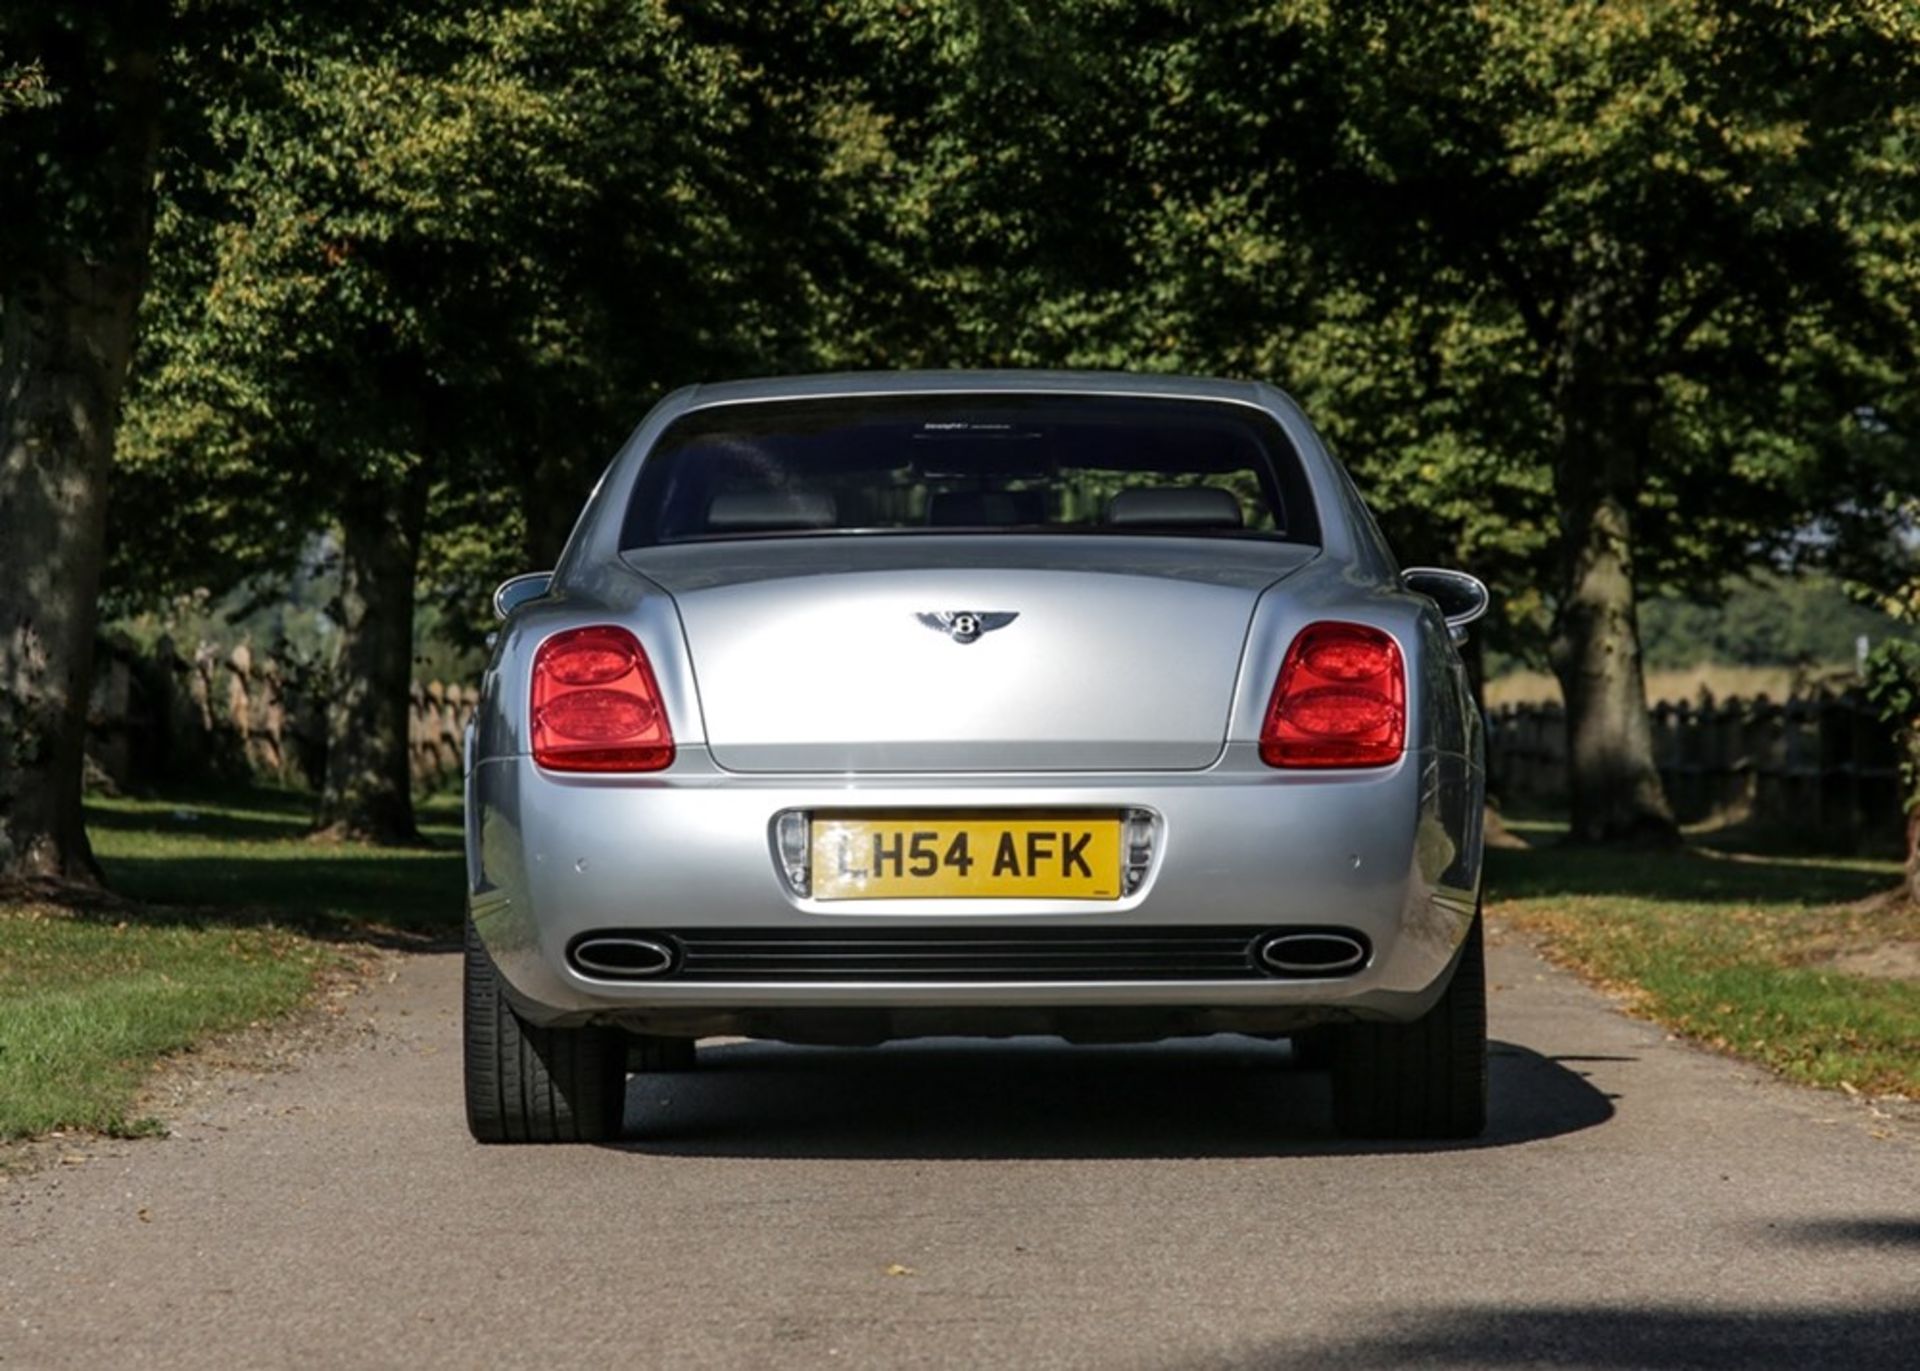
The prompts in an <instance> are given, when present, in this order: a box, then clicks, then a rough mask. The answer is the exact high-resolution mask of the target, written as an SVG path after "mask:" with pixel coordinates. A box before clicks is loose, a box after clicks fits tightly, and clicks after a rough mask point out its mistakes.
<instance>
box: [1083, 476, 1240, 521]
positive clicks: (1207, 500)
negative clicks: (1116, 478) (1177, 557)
mask: <svg viewBox="0 0 1920 1371" xmlns="http://www.w3.org/2000/svg"><path fill="white" fill-rule="evenodd" d="M1107 522H1108V523H1109V524H1114V525H1118V526H1123V527H1125V526H1133V525H1143V526H1145V525H1154V526H1159V527H1163V528H1164V527H1174V528H1239V527H1240V526H1241V520H1240V502H1239V501H1238V500H1236V499H1234V498H1233V496H1232V494H1231V493H1229V492H1228V491H1224V490H1221V489H1219V488H1218V487H1217V486H1143V487H1141V488H1139V489H1137V490H1123V491H1121V492H1120V493H1119V494H1118V495H1115V496H1114V497H1113V498H1112V499H1111V500H1109V501H1108V502H1107Z"/></svg>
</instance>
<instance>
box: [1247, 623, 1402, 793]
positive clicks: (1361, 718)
mask: <svg viewBox="0 0 1920 1371" xmlns="http://www.w3.org/2000/svg"><path fill="white" fill-rule="evenodd" d="M1406 745H1407V672H1406V667H1405V665H1404V664H1403V663H1402V662H1401V660H1400V645H1399V644H1398V643H1396V642H1395V641H1394V640H1393V638H1392V637H1391V636H1390V635H1388V634H1386V633H1383V632H1381V631H1380V630H1379V629H1377V628H1368V627H1367V626H1366V625H1364V624H1336V623H1318V624H1309V625H1308V626H1307V627H1306V628H1304V629H1302V630H1301V631H1300V635H1299V636H1298V637H1297V638H1295V639H1294V640H1293V646H1292V647H1290V648H1288V649H1287V659H1286V661H1285V662H1283V663H1282V664H1281V667H1280V679H1279V680H1278V681H1276V682H1274V686H1273V699H1272V700H1271V701H1270V702H1269V703H1268V705H1267V717H1266V722H1265V723H1264V724H1263V725H1262V726H1261V729H1260V760H1261V761H1263V762H1265V763H1266V764H1267V765H1268V766H1283V767H1332V766H1386V765H1388V764H1389V763H1392V762H1396V761H1398V760H1399V759H1400V754H1401V753H1402V752H1403V751H1405V749H1406Z"/></svg>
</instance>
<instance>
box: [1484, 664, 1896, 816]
mask: <svg viewBox="0 0 1920 1371" xmlns="http://www.w3.org/2000/svg"><path fill="white" fill-rule="evenodd" d="M1652 719H1653V746H1654V757H1655V759H1656V761H1657V762H1658V764H1659V767H1660V779H1661V781H1662V782H1663V783H1664V784H1665V786H1666V790H1667V798H1668V801H1669V802H1670V803H1671V804H1672V805H1673V808H1674V813H1675V816H1676V817H1678V818H1679V819H1680V821H1681V822H1682V823H1694V822H1700V821H1705V820H1714V821H1721V822H1727V823H1740V822H1750V823H1754V824H1756V825H1759V826H1763V827H1767V828H1774V829H1778V830H1781V831H1782V832H1785V831H1789V830H1791V831H1792V832H1794V833H1795V834H1797V835H1800V836H1802V837H1804V838H1805V839H1807V840H1808V841H1809V842H1812V843H1817V844H1819V845H1822V846H1828V847H1840V848H1846V849H1853V848H1857V847H1861V846H1871V845H1878V844H1881V843H1883V842H1891V841H1898V839H1899V835H1900V833H1901V831H1902V829H1901V825H1902V818H1901V790H1900V775H1899V754H1898V749H1897V746H1896V744H1895V740H1894V730H1893V728H1892V726H1891V725H1890V724H1888V723H1886V722H1885V721H1884V720H1882V719H1881V718H1880V717H1879V714H1878V712H1877V711H1876V710H1875V708H1874V706H1873V705H1872V704H1871V703H1870V702H1868V701H1867V699H1866V698H1865V697H1864V696H1863V695H1862V694H1861V693H1860V692H1859V691H1847V692H1843V693H1839V694H1819V695H1807V696H1795V697H1794V698H1792V699H1788V700H1784V701H1774V700H1770V699H1768V698H1767V697H1766V696H1764V695H1761V696H1757V697H1755V698H1752V699H1726V700H1717V701H1716V700H1714V699H1713V698H1712V697H1711V696H1708V695H1705V694H1704V693H1703V694H1702V697H1701V699H1700V700H1699V701H1697V702H1687V701H1681V702H1678V703H1673V702H1663V703H1661V704H1658V705H1655V706H1654V707H1653V710H1652ZM1487 770H1488V773H1489V782H1490V785H1491V788H1492V790H1493V792H1494V794H1495V795H1497V796H1498V797H1499V798H1500V799H1501V800H1502V801H1503V802H1507V803H1511V802H1513V801H1517V800H1521V801H1524V800H1530V801H1547V802H1558V801H1561V800H1564V799H1565V797H1566V789H1567V730H1566V715H1565V713H1564V711H1563V710H1562V709H1561V707H1560V706H1559V705H1557V704H1548V705H1506V706H1503V707H1501V708H1499V709H1496V710H1493V711H1491V712H1490V713H1489V715H1488V717H1487Z"/></svg>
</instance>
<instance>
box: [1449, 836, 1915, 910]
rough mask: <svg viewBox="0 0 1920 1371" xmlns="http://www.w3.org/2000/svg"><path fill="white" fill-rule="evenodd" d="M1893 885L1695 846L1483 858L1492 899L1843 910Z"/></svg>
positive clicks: (1831, 865) (1880, 873) (1831, 863)
mask: <svg viewBox="0 0 1920 1371" xmlns="http://www.w3.org/2000/svg"><path fill="white" fill-rule="evenodd" d="M1896 879H1897V878H1896V877H1895V876H1894V875H1893V874H1891V872H1890V871H1889V870H1887V869H1876V868H1874V867H1872V866H1866V865H1859V864H1847V863H1845V862H1843V861H1839V860H1834V859H1827V860H1822V859H1817V858H1795V857H1773V856H1738V857H1736V856H1730V855H1725V854H1722V853H1716V852H1711V851H1707V850H1705V849H1702V848H1697V847H1678V848H1600V847H1581V846H1575V845H1572V844H1557V843H1556V844H1551V845H1544V846H1538V847H1533V848H1529V849H1524V850H1521V849H1494V850H1489V851H1488V853H1487V891H1488V896H1489V898H1491V899H1495V900H1525V899H1550V898H1554V897H1557V896H1577V895H1610V896H1624V897H1628V898H1638V899H1649V900H1678V901H1686V902H1690V903H1694V904H1804V905H1829V904H1842V903H1846V902H1849V901H1852V900H1860V899H1865V898H1866V897H1867V896H1869V895H1875V894H1878V893H1880V892H1881V891H1883V890H1886V889H1887V888H1888V887H1889V886H1891V885H1892V884H1893V883H1894V881H1895V880H1896Z"/></svg>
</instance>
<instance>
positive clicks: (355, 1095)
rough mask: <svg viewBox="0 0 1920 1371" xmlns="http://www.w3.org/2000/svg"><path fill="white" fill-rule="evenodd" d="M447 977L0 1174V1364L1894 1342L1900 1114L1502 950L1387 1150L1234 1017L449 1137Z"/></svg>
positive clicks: (1904, 1232)
mask: <svg viewBox="0 0 1920 1371" xmlns="http://www.w3.org/2000/svg"><path fill="white" fill-rule="evenodd" d="M457 976H458V966H457V960H456V959H455V958H454V957H451V956H435V957H422V958H416V959H413V960H410V961H407V962H405V963H403V964H402V965H401V968H400V971H399V975H398V977H397V979H395V980H394V981H393V982H392V983H390V984H385V985H382V986H380V987H379V988H378V989H376V990H373V991H371V992H368V993H367V994H365V995H363V996H361V997H359V998H357V999H356V1000H354V1001H352V1002H351V1005H350V1008H349V1013H350V1015H351V1016H352V1017H353V1018H354V1019H355V1020H356V1021H360V1020H364V1022H360V1023H358V1024H357V1026H358V1027H359V1028H360V1029H361V1030H362V1031H358V1032H355V1033H351V1034H345V1035H340V1036H341V1037H342V1038H343V1039H344V1041H336V1042H335V1043H334V1044H333V1045H332V1046H330V1047H328V1048H327V1049H325V1050H323V1051H320V1052H318V1053H316V1054H314V1055H312V1056H311V1057H309V1058H308V1059H307V1060H305V1061H303V1062H302V1063H301V1064H300V1065H298V1066H297V1067H295V1068H294V1069H291V1070H286V1071H281V1072H277V1073H273V1074H269V1075H265V1076H259V1077H236V1078H233V1079H231V1080H228V1081H226V1082H224V1083H223V1085H222V1087H221V1088H220V1089H219V1090H217V1091H214V1092H212V1093H211V1094H209V1095H207V1096H206V1097H204V1098H202V1099H201V1100H200V1101H199V1102H198V1103H197V1104H196V1105H195V1106H194V1107H193V1108H192V1109H191V1110H190V1111H189V1113H188V1115H187V1116H186V1117H184V1118H180V1119H177V1120H176V1126H175V1135H174V1137H173V1138H172V1139H170V1140H168V1141H164V1142H149V1143H106V1144H89V1145H88V1147H87V1151H88V1152H89V1153H91V1160H88V1161H86V1162H84V1163H80V1164H76V1165H59V1164H57V1163H56V1164H55V1165H53V1166H50V1167H48V1168H47V1169H45V1170H43V1171H40V1172H38V1173H36V1174H34V1175H31V1176H28V1177H26V1178H24V1179H15V1180H13V1181H12V1182H10V1183H9V1184H8V1185H7V1186H6V1187H5V1188H3V1189H0V1366H5V1367H9V1368H12V1367H33V1368H58V1367H88V1368H99V1367H115V1368H119V1367H143V1366H183V1367H225V1366H250V1367H260V1366H281V1365H294V1366H334V1365H351V1366H399V1365H406V1366H410V1367H425V1366H442V1365H444V1366H463V1367H471V1366H500V1367H513V1366H531V1365H535V1364H541V1363H544V1364H546V1365H551V1366H556V1367H559V1366H616V1365H618V1366H751V1367H766V1366H802V1365H804V1366H821V1365H830V1366H831V1365H844V1366H886V1367H901V1366H954V1365H1018V1366H1021V1367H1023V1368H1030V1367H1046V1366H1085V1367H1181V1368H1185V1367H1214V1366H1273V1365H1302V1366H1316V1367H1333V1366H1353V1367H1394V1366H1404V1365H1437V1366H1455V1365H1459V1366H1476V1365H1477V1366H1494V1367H1511V1366H1599V1367H1682V1366H1685V1367H1695V1366H1701V1367H1743V1368H1744V1367H1780V1368H1788V1367H1791V1368H1802V1367H1817V1366H1844V1367H1848V1368H1863V1367H1872V1366H1901V1367H1913V1366H1915V1365H1920V1136H1916V1128H1915V1126H1914V1125H1913V1124H1912V1123H1906V1124H1900V1123H1888V1122H1886V1121H1884V1120H1881V1119H1879V1118H1877V1117H1876V1116H1875V1115H1874V1114H1873V1113H1872V1112H1871V1111H1870V1110H1868V1109H1867V1108H1865V1107H1863V1106H1861V1105H1860V1104H1858V1103H1856V1102H1853V1101H1849V1100H1845V1099H1843V1098H1840V1097H1837V1096H1831V1095H1824V1094H1818V1093H1814V1092H1808V1091H1801V1090H1795V1089H1792V1088H1790V1087H1786V1086H1782V1085H1779V1084H1777V1083H1774V1082H1772V1081H1769V1080H1765V1079H1762V1078H1761V1077H1760V1076H1759V1075H1757V1074H1756V1073H1754V1072H1751V1071H1748V1070H1746V1069H1744V1068H1741V1067H1739V1066H1736V1065H1734V1064H1732V1063H1730V1062H1727V1061H1724V1060H1721V1059H1719V1058H1716V1057H1714V1056H1711V1055H1708V1054H1705V1053H1702V1052H1698V1051H1694V1050H1692V1049H1689V1048H1686V1047H1684V1046H1681V1045H1679V1044H1675V1043H1672V1042H1669V1041H1667V1040H1666V1039H1665V1037H1664V1035H1663V1034H1662V1033H1661V1032H1660V1031H1659V1030H1658V1029H1655V1028H1652V1027H1650V1026H1648V1025H1645V1024H1641V1023H1637V1022H1634V1021H1631V1020H1628V1019H1626V1018H1624V1017H1622V1016H1620V1015H1619V1014H1617V1013H1616V1012H1614V1011H1613V1010H1612V1009H1611V1008H1610V1007H1608V1006H1607V1005H1606V1004H1605V1003H1603V1002H1602V1001H1601V1000H1600V999H1598V998H1597V997H1596V996H1594V995H1593V994H1591V993H1590V992H1588V991H1586V990H1585V989H1583V988H1581V987H1580V986H1578V985H1576V984H1575V983H1573V982H1572V981H1571V980H1569V979H1568V978H1567V977H1565V976H1563V975H1561V974H1559V973H1557V972H1554V971H1552V970H1550V969H1548V968H1547V967H1546V966H1545V965H1543V964H1542V963H1541V962H1539V961H1538V960H1537V959H1536V958H1535V957H1534V956H1533V955H1532V953H1531V952H1530V951H1528V950H1527V949H1526V948H1525V947H1524V946H1522V945H1519V944H1517V943H1515V942H1512V941H1506V942H1504V943H1503V944H1500V945H1496V947H1495V948H1494V949H1493V957H1492V979H1493V982H1494V985H1495V986H1496V989H1495V992H1494V995H1493V1028H1494V1036H1495V1038H1496V1039H1497V1044H1496V1047H1495V1054H1496V1055H1495V1058H1494V1102H1493V1107H1494V1124H1493V1129H1492V1131H1491V1132H1490V1133H1489V1134H1488V1136H1487V1137H1486V1138H1485V1139H1484V1140H1483V1141H1482V1142H1481V1143H1479V1144H1478V1145H1475V1146H1471V1147H1439V1148H1395V1149H1391V1150H1380V1149H1372V1148H1365V1147H1353V1146H1349V1145H1345V1144H1342V1143H1340V1142H1338V1141H1337V1140H1335V1139H1333V1138H1332V1137H1331V1136H1330V1134H1329V1129H1328V1120H1327V1100H1326V1085H1325V1081H1324V1079H1323V1078H1321V1077H1317V1076H1314V1075H1311V1074H1307V1073H1302V1072H1296V1071H1293V1070H1290V1069H1289V1066H1288V1061H1287V1052H1286V1049H1285V1048H1284V1047H1282V1046H1278V1045H1273V1044H1266V1043H1257V1042H1253V1041H1250V1040H1246V1039H1239V1038H1220V1039H1213V1040H1208V1041H1204V1042H1200V1043H1194V1044H1175V1045H1161V1046H1156V1047H1146V1048H1104V1049H1101V1048H1072V1047H1067V1046H1064V1045H1061V1044H1058V1043H1055V1042H1051V1041H1046V1040H1023V1041H1019V1042H1015V1043H1011V1044H1002V1045H976V1044H970V1043H958V1042H937V1043H926V1044H917V1045H899V1046H895V1047H890V1048H886V1049H882V1050H869V1051H859V1050H825V1049H809V1048H794V1047H782V1046H774V1045H763V1044H757V1043H734V1044H723V1045H719V1046H708V1047H705V1048H703V1050H702V1051H703V1059H702V1068H701V1070H700V1071H698V1072H697V1073H694V1074H692V1075H683V1076H667V1075H660V1076H643V1077H636V1078H634V1080H633V1082H632V1085H631V1088H630V1092H629V1096H628V1125H629V1129H630V1131H631V1133H632V1136H631V1138H630V1140H629V1141H628V1142H627V1143H626V1144H625V1145H623V1146H621V1147H618V1148H572V1149H546V1150H533V1149H485V1150H483V1149H481V1148H479V1147H476V1146H474V1145H473V1144H472V1143H470V1142H469V1141H468V1140H467V1136H466V1133H465V1130H464V1127H463V1125H462V1121H461V1116H460V1101H459V1087H458V1043H457V1038H456V1018H455V1006H456V1004H457Z"/></svg>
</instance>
